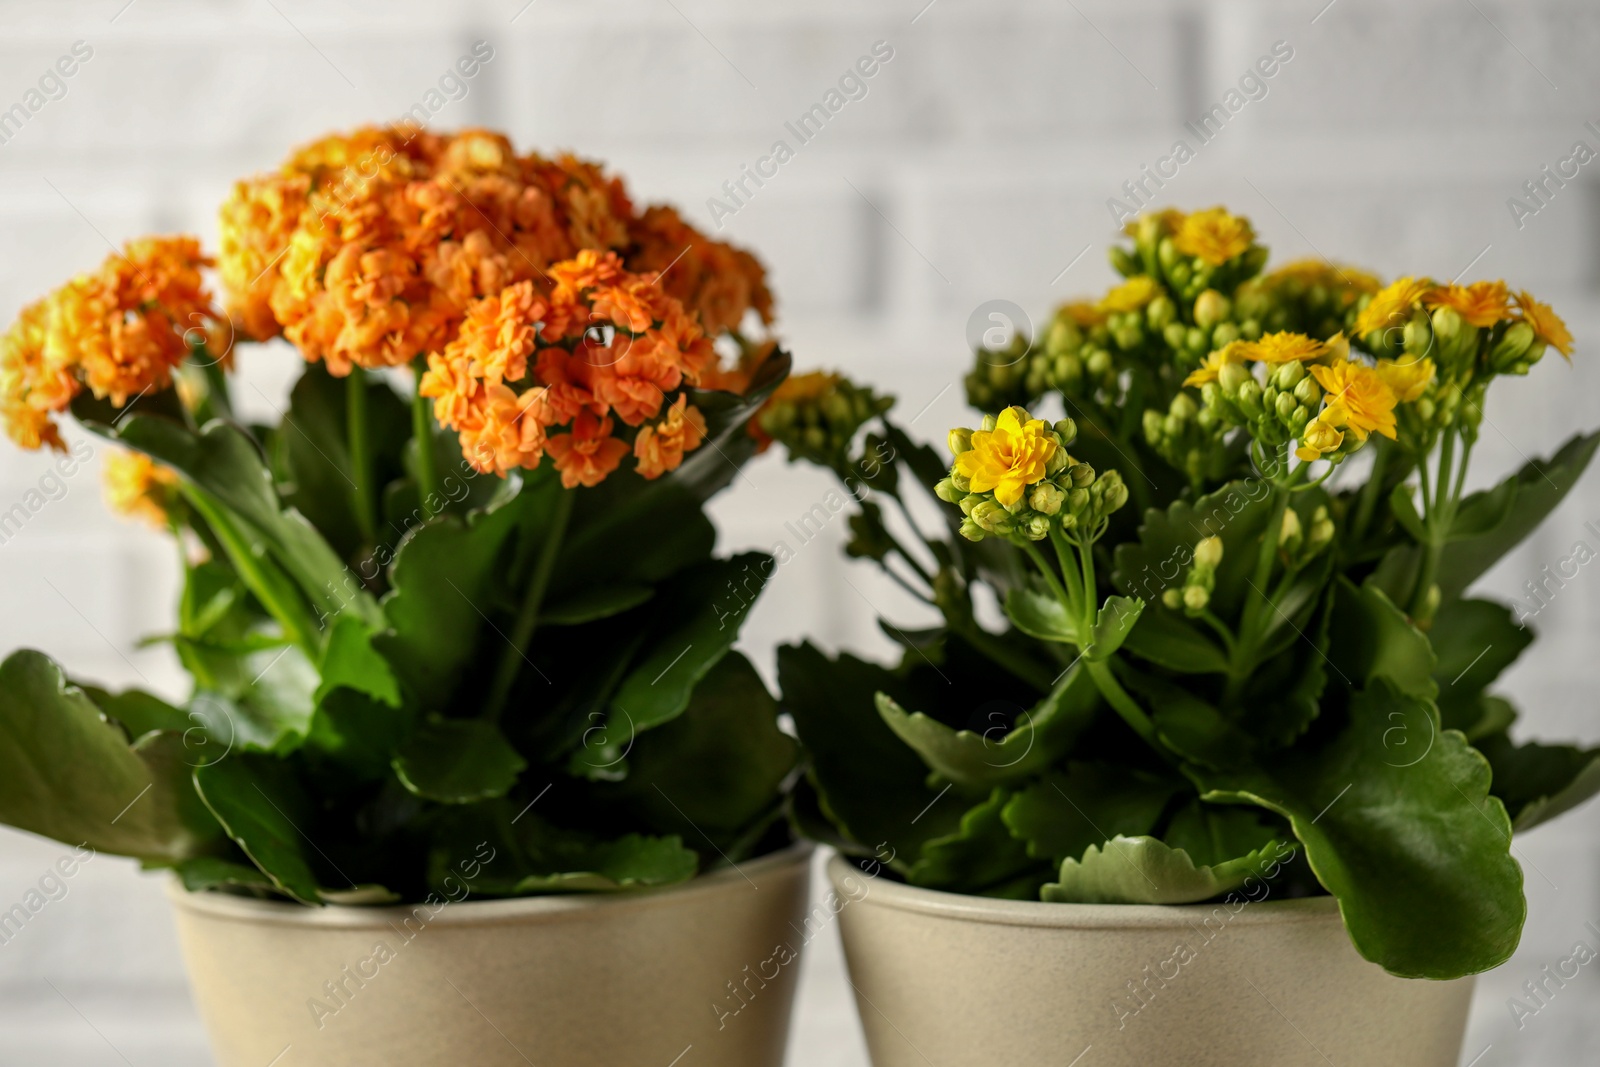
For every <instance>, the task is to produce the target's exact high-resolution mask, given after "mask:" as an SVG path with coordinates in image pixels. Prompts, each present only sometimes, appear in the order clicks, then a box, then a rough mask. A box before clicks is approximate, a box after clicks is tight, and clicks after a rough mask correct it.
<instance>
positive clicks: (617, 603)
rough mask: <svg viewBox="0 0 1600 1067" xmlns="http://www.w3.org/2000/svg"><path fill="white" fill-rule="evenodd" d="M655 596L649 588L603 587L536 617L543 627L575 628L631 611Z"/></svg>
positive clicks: (584, 592)
mask: <svg viewBox="0 0 1600 1067" xmlns="http://www.w3.org/2000/svg"><path fill="white" fill-rule="evenodd" d="M655 595H656V591H655V590H654V589H652V588H651V587H650V586H648V585H637V584H625V585H602V586H597V587H595V588H593V589H588V590H584V591H582V592H577V593H574V594H573V595H571V596H568V597H566V598H564V599H563V600H561V601H559V602H556V603H552V604H549V605H548V606H546V607H545V608H544V610H542V611H541V612H540V613H539V621H540V623H541V624H543V625H545V626H578V625H581V624H582V623H586V622H594V621H596V620H598V619H609V618H610V617H611V616H613V615H621V614H622V613H623V612H625V611H632V610H633V609H634V608H636V607H638V606H639V605H640V604H643V603H644V602H645V601H647V600H649V599H650V598H651V597H653V596H655Z"/></svg>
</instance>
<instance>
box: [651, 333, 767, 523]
mask: <svg viewBox="0 0 1600 1067" xmlns="http://www.w3.org/2000/svg"><path fill="white" fill-rule="evenodd" d="M792 363H793V361H792V357H791V356H790V355H789V353H788V352H785V351H784V350H782V349H775V350H774V351H773V352H772V353H771V354H769V355H768V356H767V358H766V359H765V360H763V361H762V363H761V365H760V366H759V367H757V368H756V371H755V374H754V375H753V376H752V377H751V380H750V384H749V386H748V387H746V389H745V391H744V392H743V393H729V392H725V391H720V390H704V389H692V390H690V391H689V402H690V403H691V404H693V405H694V406H695V407H696V408H697V409H698V410H699V411H700V413H701V414H702V415H704V416H705V419H706V439H705V441H704V442H703V443H702V444H701V445H700V447H699V448H697V449H695V450H694V451H693V452H691V453H689V454H688V455H687V456H686V457H684V460H683V464H682V466H680V467H679V468H678V469H677V470H675V471H673V472H672V473H671V474H670V475H668V476H667V477H666V478H662V479H660V480H659V481H660V482H671V483H673V484H675V485H677V486H679V487H681V488H682V489H684V490H687V491H688V492H689V493H690V494H691V495H692V496H693V497H694V499H695V500H696V501H701V502H703V501H706V500H709V499H710V498H711V497H712V496H713V495H714V494H716V493H718V492H720V491H721V490H722V489H724V488H726V487H727V485H728V483H730V482H732V481H733V479H734V477H735V476H737V475H738V473H739V468H740V467H742V466H743V465H744V464H745V463H746V462H748V461H749V459H750V458H751V457H752V456H754V455H755V452H756V439H755V438H754V437H752V436H751V435H750V431H749V424H750V420H751V419H753V418H755V416H756V413H757V412H758V411H760V410H761V406H762V405H763V404H765V403H766V402H767V399H768V398H769V397H770V396H772V394H773V391H774V390H776V389H777V388H778V386H780V385H782V384H783V380H784V379H785V378H787V377H788V376H789V370H790V367H791V366H792Z"/></svg>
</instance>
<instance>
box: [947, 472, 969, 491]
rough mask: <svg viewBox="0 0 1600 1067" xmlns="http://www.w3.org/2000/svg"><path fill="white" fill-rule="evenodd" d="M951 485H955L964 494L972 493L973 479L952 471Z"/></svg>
mask: <svg viewBox="0 0 1600 1067" xmlns="http://www.w3.org/2000/svg"><path fill="white" fill-rule="evenodd" d="M950 484H951V485H954V486H955V487H956V488H957V489H959V490H961V491H962V492H963V493H970V492H972V479H970V478H968V477H967V476H966V475H964V474H961V473H959V472H957V471H951V472H950Z"/></svg>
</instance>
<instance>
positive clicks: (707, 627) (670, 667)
mask: <svg viewBox="0 0 1600 1067" xmlns="http://www.w3.org/2000/svg"><path fill="white" fill-rule="evenodd" d="M772 570H773V563H772V557H771V556H769V555H767V554H766V553H763V552H746V553H744V554H742V555H738V556H734V557H733V558H732V559H726V560H713V561H711V562H710V563H705V564H702V565H700V566H698V567H695V568H693V569H692V570H690V571H688V572H686V573H684V574H681V575H679V576H678V577H677V578H675V579H674V580H673V581H671V582H669V583H668V584H667V585H665V586H664V587H663V588H662V589H661V592H660V596H659V602H660V607H659V608H658V611H657V620H656V624H655V627H654V631H653V633H652V635H651V637H650V638H649V639H648V640H647V641H646V642H645V645H644V648H643V649H642V650H641V651H640V654H639V660H638V662H637V663H636V665H635V666H634V667H633V668H632V670H630V671H629V672H628V674H627V676H626V677H624V678H623V679H622V684H621V685H620V686H619V687H618V688H617V692H616V694H615V695H614V696H613V697H612V698H611V707H612V710H613V711H615V712H618V713H621V714H625V715H626V716H628V718H629V719H630V720H631V721H632V722H633V723H634V725H635V726H636V727H637V728H638V729H640V730H649V729H651V728H653V727H656V726H659V725H661V724H662V723H664V722H670V721H671V720H672V719H674V718H676V717H678V716H679V715H681V714H683V711H684V709H685V708H687V707H688V706H689V699H690V695H691V694H692V693H693V692H694V687H695V685H696V684H698V683H699V681H700V679H702V678H704V677H705V675H706V672H707V671H709V670H711V668H712V667H714V666H716V665H717V661H719V660H720V659H722V657H723V656H725V655H727V654H728V650H729V649H731V648H732V647H733V643H734V641H736V640H738V638H739V628H740V627H741V626H743V625H744V620H745V618H746V616H748V615H749V614H750V609H751V608H752V607H753V606H754V605H755V602H756V598H757V597H758V596H760V595H761V588H762V586H763V585H765V584H766V580H767V577H768V575H770V574H771V573H772Z"/></svg>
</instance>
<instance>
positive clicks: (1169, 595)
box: [1161, 589, 1183, 611]
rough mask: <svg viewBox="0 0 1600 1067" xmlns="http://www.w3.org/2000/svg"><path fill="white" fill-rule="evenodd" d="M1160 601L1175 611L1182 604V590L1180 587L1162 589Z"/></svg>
mask: <svg viewBox="0 0 1600 1067" xmlns="http://www.w3.org/2000/svg"><path fill="white" fill-rule="evenodd" d="M1161 602H1162V603H1163V604H1165V605H1166V606H1167V607H1169V608H1171V609H1172V610H1173V611H1177V610H1178V609H1179V608H1180V607H1182V606H1183V590H1181V589H1165V590H1162V593H1161Z"/></svg>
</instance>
